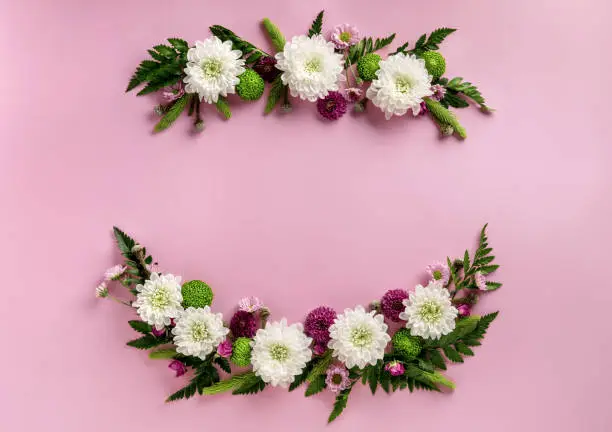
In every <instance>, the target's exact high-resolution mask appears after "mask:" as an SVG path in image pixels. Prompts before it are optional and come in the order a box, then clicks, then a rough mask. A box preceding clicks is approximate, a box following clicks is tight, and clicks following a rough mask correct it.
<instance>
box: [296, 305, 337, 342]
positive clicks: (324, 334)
mask: <svg viewBox="0 0 612 432" xmlns="http://www.w3.org/2000/svg"><path fill="white" fill-rule="evenodd" d="M337 316H338V314H337V313H336V311H335V310H333V309H332V308H330V307H327V306H319V307H318V308H316V309H313V310H311V311H310V313H309V314H308V315H307V316H306V321H304V333H306V335H307V336H309V337H311V338H312V340H313V341H314V342H315V347H318V349H321V348H323V351H325V349H324V347H325V346H326V345H327V342H329V327H330V326H331V325H332V324H333V323H334V320H335V319H336V317H337Z"/></svg>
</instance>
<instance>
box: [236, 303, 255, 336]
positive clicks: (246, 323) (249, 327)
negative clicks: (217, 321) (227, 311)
mask: <svg viewBox="0 0 612 432" xmlns="http://www.w3.org/2000/svg"><path fill="white" fill-rule="evenodd" d="M229 327H230V330H231V331H232V335H233V336H234V337H235V338H239V337H246V338H249V339H250V338H252V337H253V336H255V333H257V327H258V326H257V318H255V315H253V314H252V313H249V312H245V311H242V310H239V311H237V312H236V313H235V314H234V316H233V317H232V319H231V321H230V325H229Z"/></svg>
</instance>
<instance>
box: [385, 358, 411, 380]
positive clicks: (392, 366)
mask: <svg viewBox="0 0 612 432" xmlns="http://www.w3.org/2000/svg"><path fill="white" fill-rule="evenodd" d="M385 370H386V371H387V372H389V373H390V374H391V375H392V376H400V375H404V372H405V370H406V369H404V365H403V364H401V363H400V362H398V361H392V362H389V363H387V364H386V365H385Z"/></svg>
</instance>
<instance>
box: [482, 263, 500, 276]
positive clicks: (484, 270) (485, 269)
mask: <svg viewBox="0 0 612 432" xmlns="http://www.w3.org/2000/svg"><path fill="white" fill-rule="evenodd" d="M498 268H499V265H498V264H492V265H487V266H482V267H480V268H479V269H478V270H479V271H480V273H482V274H484V275H486V274H489V273H493V272H494V271H495V270H497V269H498Z"/></svg>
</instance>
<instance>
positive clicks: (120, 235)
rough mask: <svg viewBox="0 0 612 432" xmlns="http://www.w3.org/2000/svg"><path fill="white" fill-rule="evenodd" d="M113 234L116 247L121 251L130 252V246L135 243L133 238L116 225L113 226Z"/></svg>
mask: <svg viewBox="0 0 612 432" xmlns="http://www.w3.org/2000/svg"><path fill="white" fill-rule="evenodd" d="M113 234H114V235H115V240H117V247H118V248H119V250H120V251H121V253H124V254H129V253H131V252H132V248H133V247H134V245H135V244H136V242H135V241H134V239H133V238H131V237H130V236H129V235H127V234H126V233H124V232H123V231H121V230H120V229H119V228H117V227H113Z"/></svg>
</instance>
